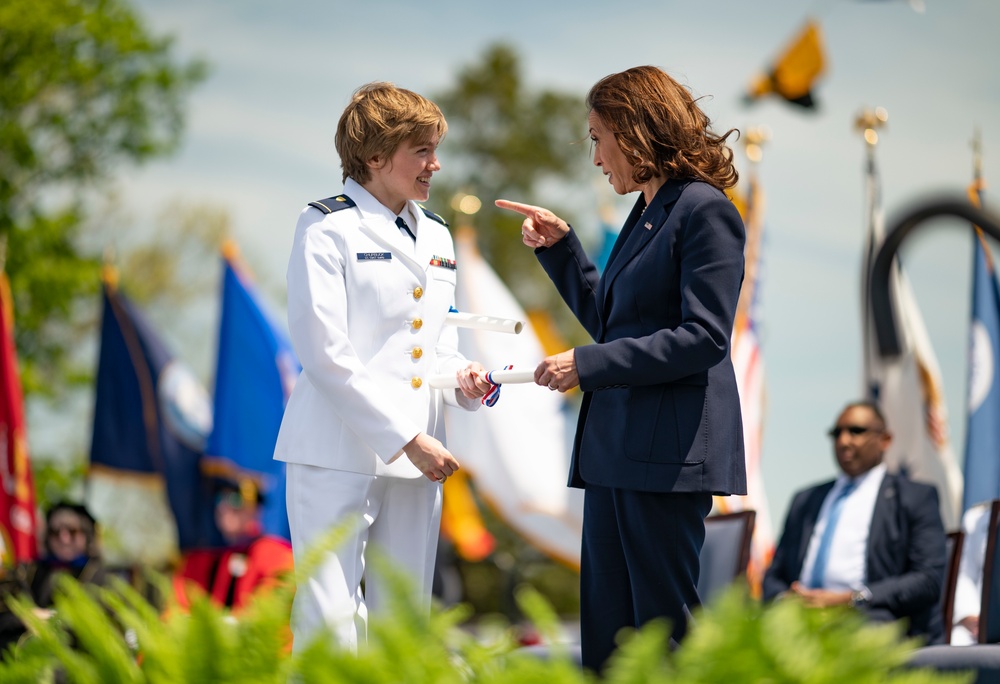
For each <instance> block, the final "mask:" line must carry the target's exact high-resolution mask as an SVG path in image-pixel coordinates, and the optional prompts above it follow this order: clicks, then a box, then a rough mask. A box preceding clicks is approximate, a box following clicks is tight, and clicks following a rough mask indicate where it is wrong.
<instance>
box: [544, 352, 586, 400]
mask: <svg viewBox="0 0 1000 684" xmlns="http://www.w3.org/2000/svg"><path fill="white" fill-rule="evenodd" d="M535 383H536V384H539V385H545V386H546V387H548V388H549V389H550V390H553V391H555V390H559V391H560V392H566V391H567V390H571V389H573V388H574V387H576V386H577V385H579V384H580V376H579V374H578V373H577V371H576V350H575V349H570V350H569V351H564V352H561V353H559V354H556V355H555V356H550V357H548V358H546V359H544V360H543V361H542V362H541V363H540V364H538V367H537V368H535Z"/></svg>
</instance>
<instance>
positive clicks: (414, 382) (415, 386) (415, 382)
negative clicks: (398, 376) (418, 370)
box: [410, 378, 424, 389]
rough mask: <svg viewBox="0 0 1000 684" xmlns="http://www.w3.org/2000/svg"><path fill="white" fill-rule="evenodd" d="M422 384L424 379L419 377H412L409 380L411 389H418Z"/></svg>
mask: <svg viewBox="0 0 1000 684" xmlns="http://www.w3.org/2000/svg"><path fill="white" fill-rule="evenodd" d="M423 384H424V381H423V380H421V379H420V378H412V379H411V380H410V387H412V388H413V389H420V386H421V385H423Z"/></svg>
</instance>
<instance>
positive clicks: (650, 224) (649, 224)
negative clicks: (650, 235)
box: [643, 221, 653, 230]
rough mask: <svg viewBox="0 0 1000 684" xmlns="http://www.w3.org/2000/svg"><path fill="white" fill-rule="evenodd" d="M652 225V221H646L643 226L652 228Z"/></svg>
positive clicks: (647, 228)
mask: <svg viewBox="0 0 1000 684" xmlns="http://www.w3.org/2000/svg"><path fill="white" fill-rule="evenodd" d="M652 227H653V224H652V223H650V222H649V221H646V225H644V226H643V228H645V229H646V230H651V229H652Z"/></svg>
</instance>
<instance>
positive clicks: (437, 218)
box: [417, 204, 448, 228]
mask: <svg viewBox="0 0 1000 684" xmlns="http://www.w3.org/2000/svg"><path fill="white" fill-rule="evenodd" d="M417 206H418V207H420V209H421V211H423V212H424V215H425V216H427V218H429V219H431V220H433V221H437V222H438V223H440V224H441V225H442V226H445V227H446V228H447V227H448V222H447V221H445V220H444V219H443V218H441V217H440V216H438V215H437V214H435V213H434V212H433V211H431V210H430V209H428V208H427V207H425V206H424V205H422V204H418V205H417Z"/></svg>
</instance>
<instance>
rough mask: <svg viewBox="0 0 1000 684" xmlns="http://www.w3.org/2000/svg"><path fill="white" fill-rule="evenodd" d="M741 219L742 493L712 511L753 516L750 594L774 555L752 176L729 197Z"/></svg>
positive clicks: (760, 199) (737, 352) (738, 359)
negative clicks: (765, 464)
mask: <svg viewBox="0 0 1000 684" xmlns="http://www.w3.org/2000/svg"><path fill="white" fill-rule="evenodd" d="M733 199H734V201H735V203H736V205H737V207H738V208H739V209H740V214H741V215H742V216H743V221H744V224H745V225H746V231H747V242H746V250H745V262H746V266H745V274H744V277H743V289H742V290H741V291H740V300H739V303H738V305H737V308H736V321H735V323H734V325H733V339H732V344H731V352H730V353H731V356H732V360H733V367H734V369H735V371H736V384H737V386H738V388H739V392H740V408H741V410H742V412H743V442H744V451H745V454H746V469H747V495H746V496H738V497H737V496H729V497H717V498H716V500H715V501H716V510H717V511H719V512H722V513H728V512H731V511H739V510H753V511H756V512H757V516H756V523H755V525H754V534H753V541H752V543H751V548H750V566H749V568H748V569H747V579H748V581H749V583H750V587H751V590H752V591H753V592H754V594H755V595H759V593H760V582H761V579H762V578H763V575H764V571H765V570H766V569H767V566H768V565H769V564H770V562H771V556H772V555H773V554H774V530H773V529H772V527H771V516H770V513H769V510H768V505H767V493H766V492H765V490H764V475H763V471H762V469H761V451H762V449H761V447H762V444H763V437H764V413H765V407H766V393H765V387H764V360H763V357H762V353H761V345H760V337H759V323H760V310H759V304H760V297H759V293H760V288H759V285H760V280H761V271H762V266H763V260H762V258H761V247H762V242H763V234H764V230H763V220H762V219H763V215H764V193H763V191H762V190H761V188H760V183H759V182H758V181H757V177H756V174H753V173H751V174H750V176H749V187H748V188H747V192H746V195H745V196H744V197H739V196H737V197H734V198H733Z"/></svg>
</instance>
